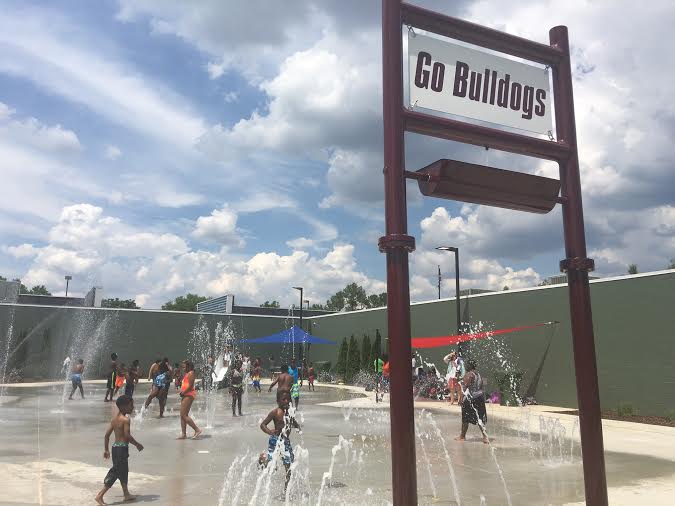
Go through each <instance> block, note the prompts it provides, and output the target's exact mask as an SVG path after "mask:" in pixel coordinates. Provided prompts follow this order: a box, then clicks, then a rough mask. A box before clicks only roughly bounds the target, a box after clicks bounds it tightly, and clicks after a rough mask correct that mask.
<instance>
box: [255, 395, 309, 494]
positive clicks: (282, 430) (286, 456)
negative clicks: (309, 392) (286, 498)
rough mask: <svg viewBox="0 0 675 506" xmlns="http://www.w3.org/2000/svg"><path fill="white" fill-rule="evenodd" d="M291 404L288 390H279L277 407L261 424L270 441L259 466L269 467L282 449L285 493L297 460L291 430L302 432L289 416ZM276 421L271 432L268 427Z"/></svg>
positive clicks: (261, 456)
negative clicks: (276, 453) (275, 453)
mask: <svg viewBox="0 0 675 506" xmlns="http://www.w3.org/2000/svg"><path fill="white" fill-rule="evenodd" d="M290 403H291V394H290V392H289V391H288V390H282V389H279V390H277V407H276V408H274V409H273V410H272V411H270V412H269V414H268V415H267V417H266V418H265V419H264V420H263V421H262V423H261V424H260V429H261V430H262V431H263V432H264V433H265V434H268V435H269V436H270V437H269V440H268V442H267V453H265V452H263V453H261V454H260V457H259V458H258V465H259V466H260V467H267V465H268V464H269V463H270V461H271V460H272V458H273V456H274V452H275V451H277V447H279V449H280V453H281V461H282V462H283V463H284V468H285V469H286V481H285V483H284V491H285V490H286V488H287V487H288V482H289V481H290V479H291V464H292V463H293V461H294V460H295V455H294V454H293V445H291V439H290V437H291V430H292V429H293V427H295V428H297V429H298V430H300V425H299V424H298V422H297V421H296V420H295V418H294V417H292V416H291V415H289V412H288V407H289V405H290ZM272 421H274V430H271V429H270V428H269V427H268V425H269V424H270V422H272Z"/></svg>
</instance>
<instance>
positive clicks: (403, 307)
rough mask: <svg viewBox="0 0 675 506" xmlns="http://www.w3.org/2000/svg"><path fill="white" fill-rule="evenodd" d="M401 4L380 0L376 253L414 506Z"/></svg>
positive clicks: (398, 474)
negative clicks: (380, 175) (383, 260)
mask: <svg viewBox="0 0 675 506" xmlns="http://www.w3.org/2000/svg"><path fill="white" fill-rule="evenodd" d="M401 26H402V25H401V1H400V0H382V91H383V109H382V116H383V123H384V207H385V228H386V235H385V236H384V237H381V238H380V241H379V247H380V251H383V252H385V253H386V254H387V322H388V325H389V362H390V364H391V380H390V381H391V392H392V395H391V399H390V418H391V468H392V495H393V500H394V505H396V506H415V505H416V504H417V470H416V467H417V463H416V459H415V417H414V406H413V397H412V375H411V373H410V363H411V356H412V350H411V340H410V286H409V279H408V277H409V274H408V253H409V252H410V251H413V250H414V249H415V240H414V238H412V237H410V236H409V235H408V233H407V232H408V217H407V210H406V193H405V177H404V170H405V166H404V165H405V161H404V154H403V153H404V139H403V134H404V128H403V117H402V115H401V111H402V109H403V63H402V51H403V38H402V34H401Z"/></svg>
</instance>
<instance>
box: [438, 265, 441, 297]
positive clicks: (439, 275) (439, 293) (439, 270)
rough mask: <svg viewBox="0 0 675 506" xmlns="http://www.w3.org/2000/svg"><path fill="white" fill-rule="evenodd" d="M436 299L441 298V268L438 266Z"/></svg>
mask: <svg viewBox="0 0 675 506" xmlns="http://www.w3.org/2000/svg"><path fill="white" fill-rule="evenodd" d="M438 298H439V299H440V298H441V266H440V265H439V266H438Z"/></svg>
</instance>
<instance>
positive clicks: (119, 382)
mask: <svg viewBox="0 0 675 506" xmlns="http://www.w3.org/2000/svg"><path fill="white" fill-rule="evenodd" d="M127 372H128V371H127V366H126V365H125V364H124V362H122V365H120V368H119V370H118V371H117V378H115V390H114V391H113V397H115V395H117V392H119V391H120V388H122V387H123V386H124V382H125V381H126V379H127Z"/></svg>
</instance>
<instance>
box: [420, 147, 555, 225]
mask: <svg viewBox="0 0 675 506" xmlns="http://www.w3.org/2000/svg"><path fill="white" fill-rule="evenodd" d="M416 174H419V176H417V177H415V179H417V182H418V184H419V187H420V191H421V192H422V194H423V195H426V196H427V197H437V198H441V199H449V200H459V201H462V202H469V203H471V204H483V205H489V206H494V207H502V208H504V209H514V210H517V211H527V212H530V213H539V214H546V213H548V212H550V211H551V210H552V209H553V208H554V207H555V205H556V203H558V202H559V201H560V198H559V197H558V193H559V192H560V181H558V180H557V179H551V178H548V177H542V176H535V175H533V174H524V173H522V172H514V171H511V170H504V169H496V168H494V167H488V166H485V165H477V164H475V163H468V162H460V161H457V160H448V159H445V158H443V159H441V160H437V161H435V162H434V163H432V164H430V165H427V166H426V167H424V168H422V169H420V170H418V171H417V172H416ZM424 176H426V177H424Z"/></svg>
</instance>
